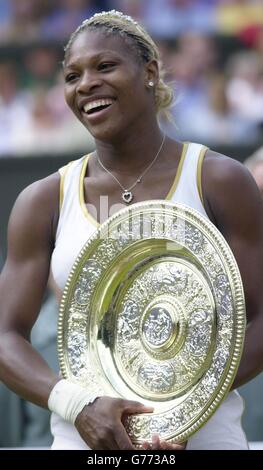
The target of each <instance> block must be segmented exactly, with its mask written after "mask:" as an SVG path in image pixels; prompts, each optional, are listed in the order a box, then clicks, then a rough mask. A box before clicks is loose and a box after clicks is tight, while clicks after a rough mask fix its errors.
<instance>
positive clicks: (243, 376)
mask: <svg viewBox="0 0 263 470" xmlns="http://www.w3.org/2000/svg"><path fill="white" fill-rule="evenodd" d="M262 331H263V318H262V315H260V316H258V318H256V319H255V320H253V322H252V323H251V324H249V325H248V327H247V331H246V338H245V343H244V349H243V354H242V358H241V362H240V366H239V369H238V372H237V375H236V378H235V381H234V383H233V385H232V389H234V388H237V387H240V386H241V385H244V384H245V383H246V382H249V380H252V379H253V378H254V377H256V375H258V374H259V373H260V372H262V371H263V341H262Z"/></svg>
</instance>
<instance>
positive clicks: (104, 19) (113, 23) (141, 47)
mask: <svg viewBox="0 0 263 470" xmlns="http://www.w3.org/2000/svg"><path fill="white" fill-rule="evenodd" d="M97 28H102V29H103V30H104V31H105V32H108V33H110V34H111V33H113V34H115V33H116V34H119V35H120V36H121V37H123V38H124V39H126V40H128V42H129V44H130V45H131V46H132V47H133V48H135V50H136V51H137V53H138V55H139V57H140V59H141V60H142V62H144V63H147V62H149V61H151V60H156V62H157V64H158V68H159V80H158V83H157V85H156V86H155V89H154V91H155V106H156V112H157V113H160V112H164V114H165V115H166V118H168V119H169V120H172V116H171V113H170V112H169V111H168V108H169V107H170V105H171V103H172V102H173V98H174V94H173V89H172V88H171V87H170V86H169V85H167V84H166V83H165V82H164V79H163V78H164V71H163V68H162V64H161V59H160V54H159V50H158V47H157V45H156V44H155V42H154V41H153V40H152V38H151V36H150V35H149V34H148V33H147V31H146V30H145V29H144V28H143V27H142V26H141V25H140V24H139V23H137V21H135V20H134V19H133V18H132V17H131V16H128V15H124V14H123V13H121V12H119V11H116V10H111V11H107V12H105V11H103V12H101V13H96V14H95V15H93V16H92V17H91V18H89V19H87V20H85V21H83V23H82V24H81V25H80V26H79V27H78V28H77V29H76V31H74V32H73V33H72V35H71V37H70V39H69V41H68V44H67V45H66V47H65V56H66V54H67V53H68V52H69V50H70V48H71V46H72V44H73V42H74V41H75V39H76V37H77V36H78V35H79V34H80V33H81V32H82V31H84V30H86V29H97Z"/></svg>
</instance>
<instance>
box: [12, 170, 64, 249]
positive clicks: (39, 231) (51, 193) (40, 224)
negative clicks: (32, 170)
mask: <svg viewBox="0 0 263 470" xmlns="http://www.w3.org/2000/svg"><path fill="white" fill-rule="evenodd" d="M59 188H60V175H59V173H53V174H52V175H50V176H48V177H46V178H43V179H41V180H38V181H36V182H34V183H32V184H31V185H29V186H28V187H26V188H25V189H24V190H23V191H22V192H21V193H20V194H19V196H18V198H17V200H16V202H15V204H14V207H13V209H12V212H11V216H10V220H9V228H8V232H9V237H10V236H11V239H16V237H17V234H19V237H20V239H21V240H20V241H22V242H23V235H24V241H25V242H26V239H27V237H28V238H29V239H31V238H32V234H33V236H34V237H37V238H38V239H39V240H40V239H41V238H42V235H43V236H45V237H46V238H47V239H48V240H49V241H52V239H53V237H54V234H55V230H56V225H57V220H58V215H59ZM40 235H41V237H40Z"/></svg>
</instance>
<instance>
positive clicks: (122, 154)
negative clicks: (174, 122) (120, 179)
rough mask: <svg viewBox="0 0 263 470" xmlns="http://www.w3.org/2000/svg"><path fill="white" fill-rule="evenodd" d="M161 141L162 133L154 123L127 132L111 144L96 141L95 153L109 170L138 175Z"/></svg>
mask: <svg viewBox="0 0 263 470" xmlns="http://www.w3.org/2000/svg"><path fill="white" fill-rule="evenodd" d="M162 139H163V133H162V132H161V130H160V128H159V126H158V124H157V122H156V125H155V126H151V127H149V128H148V129H143V130H141V131H140V130H138V129H137V130H136V132H129V134H128V135H126V136H123V137H120V138H119V139H118V140H116V141H114V142H111V143H106V142H101V141H98V140H96V151H97V154H98V156H99V158H100V160H101V161H102V162H103V164H104V165H105V166H106V167H107V168H108V169H109V170H118V172H119V173H127V174H133V173H134V174H138V170H140V169H143V168H144V167H145V166H146V165H147V164H149V163H150V162H151V161H152V160H153V159H154V157H155V155H156V152H157V151H158V148H159V147H160V145H161V142H162Z"/></svg>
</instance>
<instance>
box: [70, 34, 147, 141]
mask: <svg viewBox="0 0 263 470" xmlns="http://www.w3.org/2000/svg"><path fill="white" fill-rule="evenodd" d="M146 69H147V66H144V65H143V64H142V61H141V60H140V59H139V58H138V57H137V55H136V52H135V51H134V50H133V49H132V48H131V46H129V45H127V43H126V42H125V41H124V39H122V38H121V37H119V36H117V35H105V34H103V33H102V32H99V31H88V30H86V31H83V32H82V33H80V34H79V35H78V36H77V38H76V39H75V41H74V43H73V44H72V46H71V49H70V50H69V52H68V53H67V55H66V60H65V64H64V76H65V98H66V102H67V104H68V105H69V107H70V108H71V110H72V111H73V112H74V113H75V115H76V116H77V117H78V119H79V120H80V121H81V122H82V123H83V124H84V126H85V127H86V128H87V129H88V130H89V131H90V133H91V134H92V135H93V136H94V137H95V138H96V139H98V140H102V141H111V140H113V139H118V138H121V137H122V136H124V135H125V132H127V131H129V129H130V130H131V129H132V126H133V125H135V129H136V122H138V120H142V119H145V117H146V115H147V112H148V113H149V112H150V113H153V112H154V98H153V91H152V90H149V88H148V87H147V84H148V81H149V77H147V70H146Z"/></svg>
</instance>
